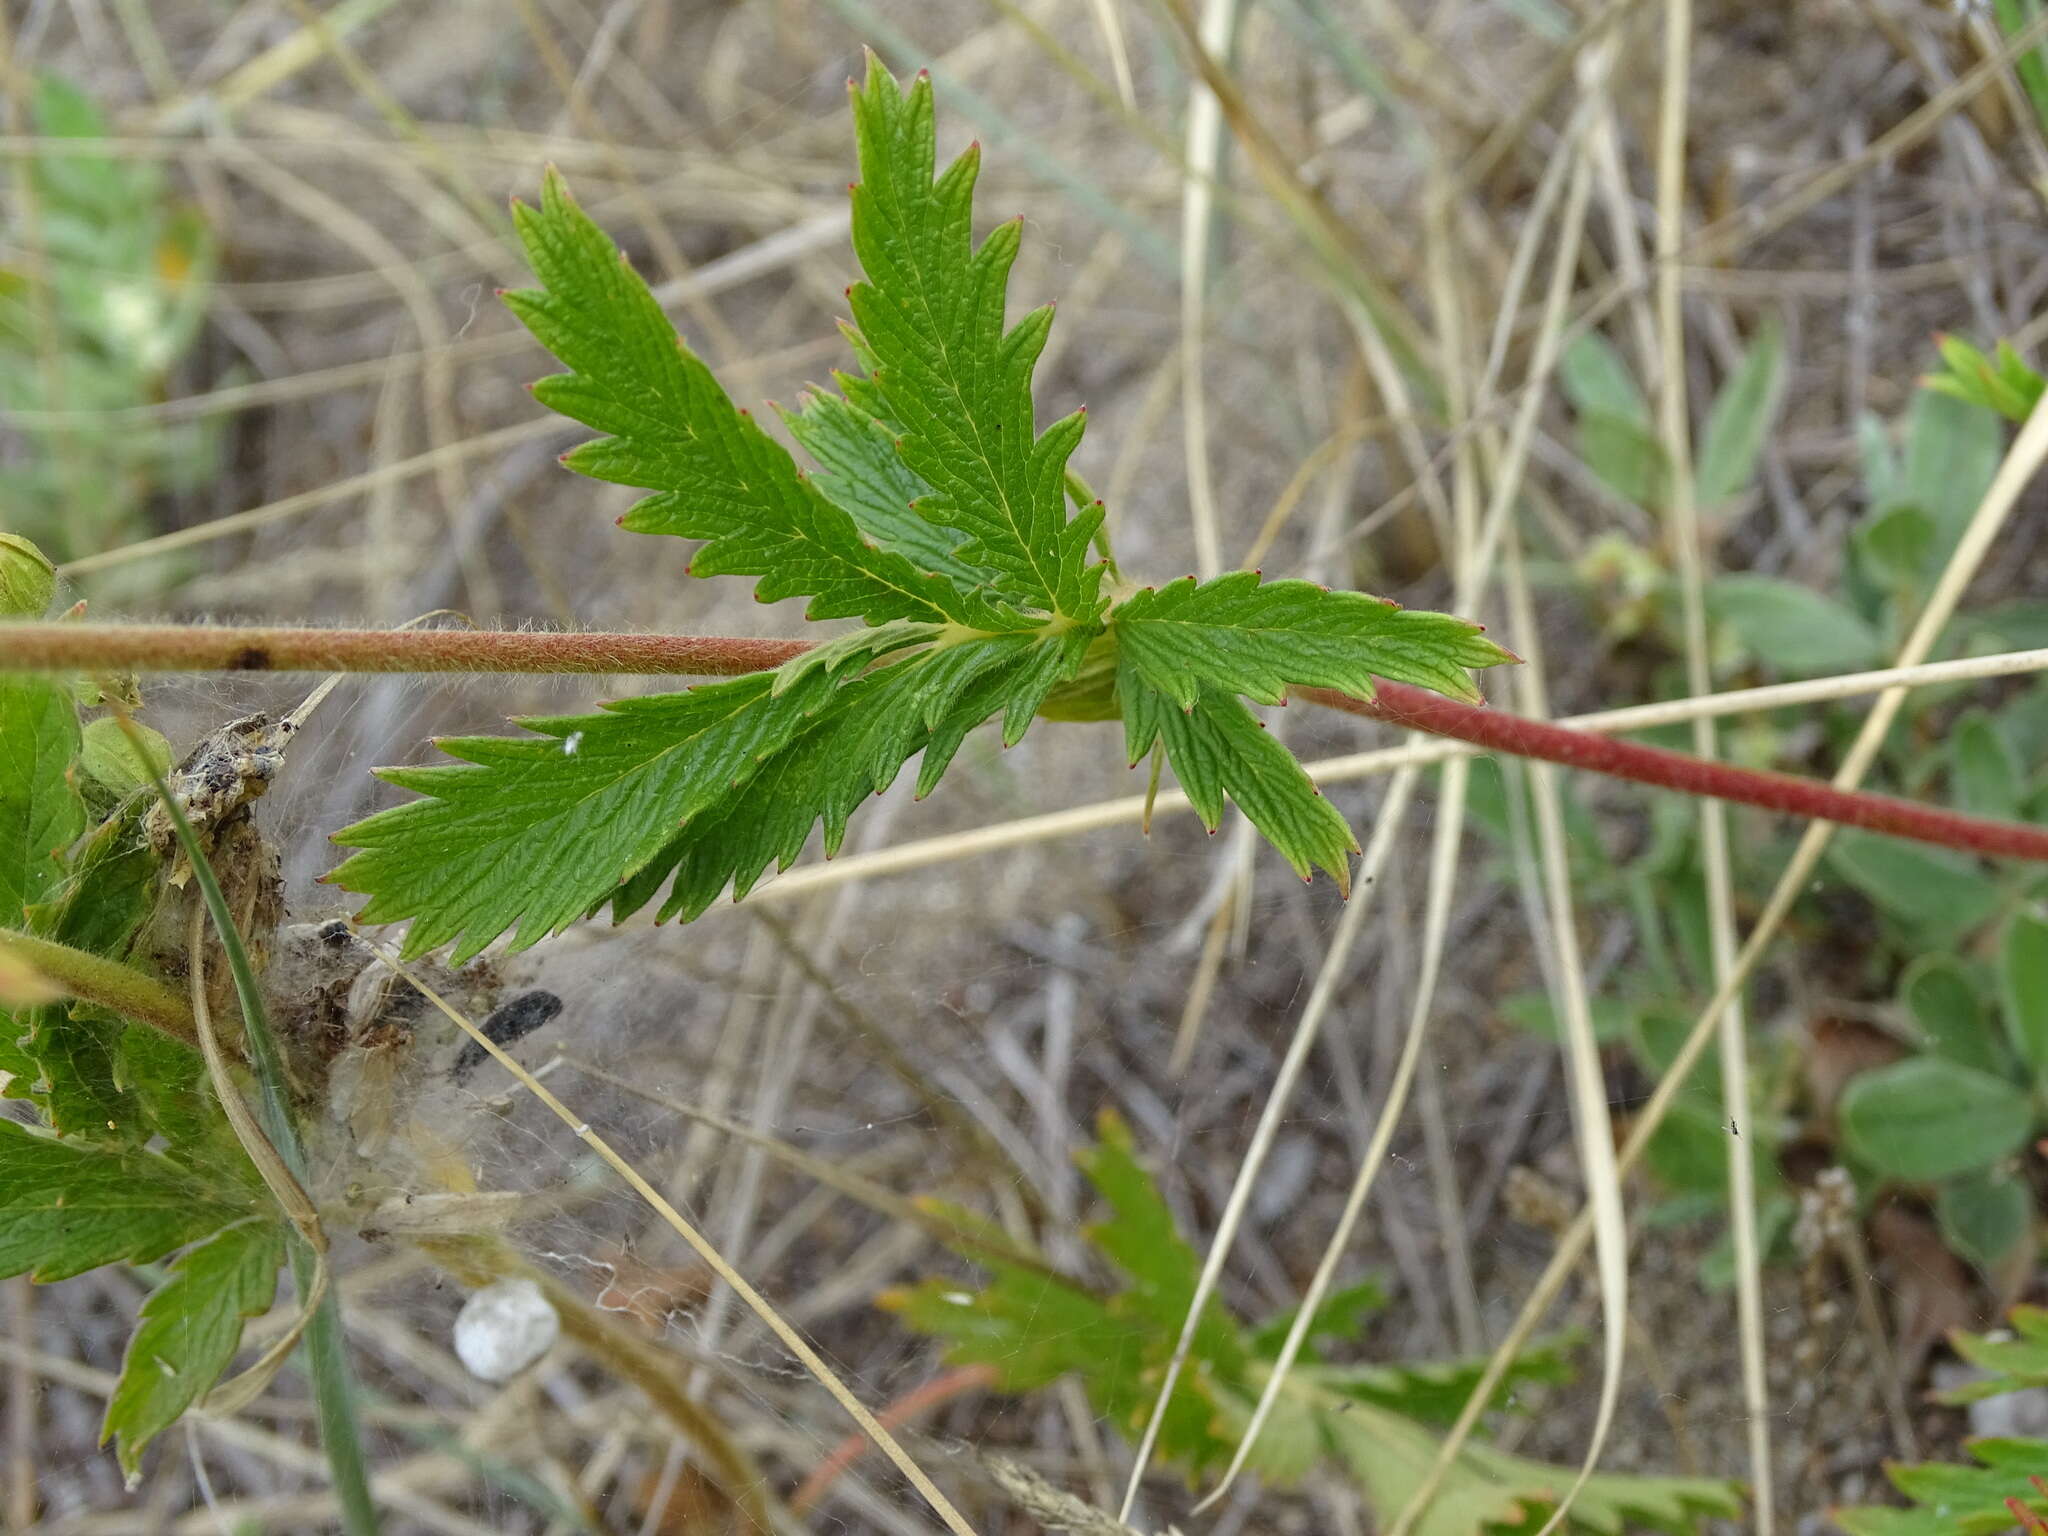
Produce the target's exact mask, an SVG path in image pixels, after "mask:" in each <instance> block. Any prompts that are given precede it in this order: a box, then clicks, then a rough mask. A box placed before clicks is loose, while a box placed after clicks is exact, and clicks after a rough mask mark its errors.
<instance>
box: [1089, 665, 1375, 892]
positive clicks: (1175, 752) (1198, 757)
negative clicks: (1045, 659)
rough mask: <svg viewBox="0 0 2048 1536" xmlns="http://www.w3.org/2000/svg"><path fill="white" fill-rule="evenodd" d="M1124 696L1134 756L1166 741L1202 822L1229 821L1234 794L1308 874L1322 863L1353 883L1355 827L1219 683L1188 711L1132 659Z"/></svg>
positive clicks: (1344, 883) (1343, 882)
mask: <svg viewBox="0 0 2048 1536" xmlns="http://www.w3.org/2000/svg"><path fill="white" fill-rule="evenodd" d="M1117 694H1118V697H1119V698H1120V699H1121V701H1122V703H1123V711H1124V745H1125V749H1126V751H1127V752H1128V754H1129V757H1130V761H1131V762H1132V763H1133V764H1136V763H1138V762H1139V761H1141V760H1142V759H1143V758H1144V756H1145V754H1146V753H1148V752H1150V751H1151V750H1152V748H1153V745H1154V744H1155V743H1158V742H1164V744H1165V747H1166V760H1167V761H1168V762H1169V763H1171V764H1172V765H1173V773H1174V777H1175V778H1177V779H1179V780H1180V787H1181V788H1182V789H1184V790H1185V791H1187V796H1188V801H1189V803H1190V804H1192V805H1193V806H1194V808H1195V814H1196V815H1197V816H1199V817H1201V819H1202V825H1203V826H1205V827H1207V828H1208V829H1209V830H1210V831H1211V832H1214V831H1215V830H1216V829H1217V827H1218V826H1220V825H1221V824H1222V821H1223V797H1224V796H1225V795H1228V796H1229V797H1230V798H1231V799H1232V800H1234V801H1236V802H1237V808H1238V809H1239V810H1241V811H1243V812H1244V814H1245V817H1246V819H1248V820H1249V821H1250V822H1251V824H1252V825H1253V826H1255V827H1257V828H1258V829H1259V832H1260V833H1261V835H1263V836H1264V837H1265V839H1266V841H1267V842H1269V843H1271V844H1272V845H1273V846H1274V847H1275V848H1277V849H1278V850H1279V851H1280V854H1281V856H1282V857H1283V858H1285V859H1286V860H1287V862H1288V863H1289V864H1291V865H1293V866H1294V871H1295V873H1296V874H1298V875H1300V876H1301V877H1302V879H1304V880H1306V879H1309V878H1311V875H1312V873H1313V871H1314V870H1315V869H1317V868H1318V867H1320V868H1322V869H1326V870H1328V871H1329V872H1330V873H1331V874H1332V875H1333V876H1335V877H1336V880H1337V884H1338V886H1339V888H1340V889H1349V887H1350V883H1351V868H1350V855H1352V854H1354V853H1356V852H1357V851H1358V842H1357V840H1356V839H1355V838H1353V837H1352V835H1351V828H1350V827H1348V826H1346V825H1345V822H1344V818H1343V817H1342V816H1340V815H1338V814H1337V811H1336V808H1335V807H1334V806H1332V805H1331V804H1330V802H1329V801H1327V800H1325V799H1324V798H1323V794H1322V791H1321V790H1319V789H1317V788H1316V786H1315V783H1314V781H1313V780H1311V779H1310V778H1309V776H1308V774H1307V773H1306V772H1305V771H1304V770H1303V768H1302V766H1301V764H1300V763H1298V762H1296V761H1295V760H1294V755H1293V754H1292V753H1290V752H1289V751H1288V750H1287V749H1286V748H1285V747H1283V746H1281V745H1280V743H1279V742H1277V741H1275V740H1274V739H1273V736H1272V733H1271V732H1269V731H1268V730H1267V729H1266V728H1265V726H1264V725H1262V724H1261V723H1260V722H1259V721H1258V720H1256V719H1254V718H1253V717H1252V713H1251V711H1250V710H1248V709H1246V708H1245V707H1244V705H1242V704H1240V703H1239V702H1238V701H1237V700H1236V699H1234V698H1232V697H1231V696H1230V695H1229V694H1227V693H1223V692H1221V691H1218V690H1214V689H1211V690H1209V691H1207V692H1205V693H1204V694H1203V695H1202V697H1201V699H1200V701H1199V702H1198V703H1196V705H1195V706H1194V708H1192V709H1186V710H1184V709H1182V708H1181V707H1180V706H1179V705H1177V704H1175V703H1174V702H1173V700H1172V699H1170V698H1168V697H1167V696H1166V695H1165V694H1163V693H1160V692H1158V691H1157V690H1155V689H1154V688H1152V687H1151V685H1150V684H1148V683H1147V682H1146V681H1145V680H1144V678H1143V677H1142V676H1140V675H1139V674H1138V673H1137V672H1136V670H1135V669H1134V668H1133V667H1132V666H1131V664H1130V662H1129V661H1128V659H1126V660H1125V662H1124V663H1123V665H1122V667H1121V668H1120V670H1119V672H1118V680H1117Z"/></svg>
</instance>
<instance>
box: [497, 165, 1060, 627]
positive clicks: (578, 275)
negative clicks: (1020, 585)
mask: <svg viewBox="0 0 2048 1536" xmlns="http://www.w3.org/2000/svg"><path fill="white" fill-rule="evenodd" d="M514 219H515V222H516V223H517V225H518V228H519V236H520V239H521V240H522V241H523V242H524V244H525V247H526V253H527V257H528V259H529V260H530V261H531V262H532V263H533V268H534V271H535V272H536V274H538V276H539V277H540V280H541V282H542V284H543V285H544V286H543V287H541V288H538V289H527V290H522V291H519V292H515V293H508V294H507V295H505V302H506V304H507V305H508V306H509V307H510V308H511V310H512V312H513V313H514V314H516V315H517V316H518V317H519V319H520V320H521V321H522V322H523V323H524V324H525V326H526V328H527V329H528V330H530V331H532V332H533V334H534V337H535V338H536V339H537V340H538V341H539V342H540V343H541V344H542V345H543V346H545V347H546V348H547V349H548V350H549V351H550V352H552V353H554V355H555V356H556V357H557V358H559V359H560V360H561V361H562V362H563V363H564V364H566V365H567V366H568V368H569V369H570V371H569V372H568V373H565V374H558V375H556V376H554V377H553V378H548V379H543V380H541V382H540V383H539V384H537V385H535V386H534V397H535V398H536V399H538V400H539V401H540V402H541V403H542V404H543V405H546V406H548V407H549V408H551V409H553V410H556V411H559V412H561V414H563V415H564V416H568V417H571V418H572V419H574V420H576V421H580V422H582V423H583V424H584V425H585V426H589V427H594V428H596V429H597V430H598V431H600V432H604V433H608V434H610V435H609V436H606V437H600V438H596V439H593V440H592V441H590V442H587V443H585V444H584V445H583V446H582V447H580V448H578V449H576V450H575V452H573V453H571V454H570V455H569V456H568V458H567V459H566V461H565V462H566V463H567V464H568V465H569V467H570V468H571V469H574V470H575V471H577V472H578V473H579V474H585V475H589V476H591V477H592V478H593V479H598V480H609V481H613V482H615V483H617V484H621V485H632V486H639V487H642V488H644V489H647V490H651V491H653V492H655V493H656V494H655V495H653V496H650V497H648V498H647V499H646V500H644V501H642V502H641V503H640V504H639V505H638V506H636V507H635V508H634V509H633V510H632V511H631V512H630V513H628V514H627V516H626V517H625V519H624V525H625V526H626V527H627V528H629V529H631V530H633V531H634V532H636V533H664V534H672V535H675V536H677V537H679V538H686V539H702V540H705V541H706V542H705V544H704V546H703V548H701V549H700V550H698V551H697V554H696V557H695V559H694V560H693V561H692V562H691V565H690V569H691V571H692V572H693V573H694V574H696V575H700V576H719V575H734V576H757V577H759V578H761V580H760V585H759V586H758V588H757V589H756V595H757V596H758V597H759V598H760V599H761V600H762V601H763V602H774V601H776V600H778V599H780V598H785V597H795V596H809V597H810V598H811V599H812V601H811V604H810V607H809V608H808V609H807V610H806V612H807V613H808V614H809V616H810V617H811V618H814V619H825V618H843V617H848V616H855V615H857V616H859V617H862V618H866V619H868V620H870V621H873V622H876V623H879V622H881V621H883V620H885V619H925V620H936V621H944V620H948V619H950V620H953V621H955V622H958V623H963V624H969V625H972V626H974V627H977V628H988V629H995V628H1004V627H1025V626H1026V624H1027V621H1025V620H1023V619H1020V618H1018V617H1016V616H1015V615H1010V616H1009V617H1007V618H1005V617H1004V616H1003V615H1002V614H1000V613H998V612H997V611H996V610H995V609H993V608H992V607H991V606H990V605H989V604H988V603H987V602H985V601H983V600H982V599H980V598H977V597H973V596H971V595H970V594H968V593H966V592H963V591H962V590H961V589H960V588H958V587H956V586H955V585H954V584H953V583H952V582H951V581H948V580H947V579H946V578H945V577H944V576H942V575H939V574H937V573H935V572H930V571H923V570H920V569H918V567H917V566H916V565H914V564H912V563H911V562H910V561H909V560H908V559H906V558H905V557H904V556H903V555H901V554H898V553H896V552H894V551H893V550H888V549H882V548H878V547H876V546H874V545H872V544H870V543H869V542H868V541H867V540H866V539H864V538H863V537H862V535H861V531H860V529H859V528H858V527H857V526H856V525H855V523H854V520H853V519H852V518H851V517H849V516H847V514H846V513H845V512H844V511H842V510H841V509H840V508H838V507H837V506H835V505H833V504H832V503H831V502H830V501H828V500H827V499H826V498H825V496H824V495H823V494H822V493H821V492H820V491H819V490H818V488H817V487H816V486H814V485H812V484H811V483H810V481H809V480H807V479H806V478H805V477H804V476H803V475H802V474H801V473H799V471H798V470H797V467H796V464H795V462H794V461H793V460H792V459H791V458H790V456H789V453H788V450H786V449H785V448H783V447H782V445H781V444H779V443H777V442H776V441H775V440H774V439H773V438H771V437H769V436H768V434H767V433H765V432H764V431H762V430H761V427H760V425H759V424H758V423H757V422H755V421H754V419H753V417H752V416H751V415H749V414H748V413H747V412H745V411H742V410H739V409H737V408H736V407H735V406H734V405H733V403H732V401H731V400H730V399H729V398H728V397H727V396H726V393H725V391H724V390H723V389H722V388H720V387H719V384H718V381H717V380H716V379H714V378H713V377H712V376H711V370H710V369H709V368H707V367H705V366H704V363H703V361H702V360H701V359H699V358H698V357H697V355H696V354H695V353H693V352H691V351H690V349H689V348H688V347H686V346H684V345H683V343H682V340H681V338H680V337H678V336H677V335H676V333H675V328H674V327H673V326H671V325H670V324H669V321H668V317H667V316H666V315H665V314H663V313H662V309H661V306H660V305H659V304H658V303H656V302H655V299H654V295H653V294H651V293H650V292H649V291H648V289H647V285H646V283H645V282H643V281H642V280H641V279H640V277H639V276H638V275H637V274H636V273H635V272H634V271H633V269H632V268H631V267H630V266H628V265H627V264H626V262H625V259H624V257H623V256H622V255H621V254H620V252H619V249H618V247H617V246H615V245H614V244H613V243H612V242H611V239H610V238H609V237H608V236H607V235H606V234H605V233H604V231H602V230H601V229H599V228H598V227H597V226H596V225H595V224H594V223H592V222H591V220H590V218H589V217H588V216H587V215H586V214H585V213H584V212H583V211H582V210H581V209H580V208H578V207H577V206H576V204H575V203H574V201H572V200H571V198H570V196H569V192H568V189H567V187H566V186H564V185H563V182H562V180H561V178H560V177H559V176H557V175H555V174H553V173H552V172H551V173H550V174H549V176H548V179H547V182H546V184H545V186H544V187H543V188H542V192H541V205H540V207H539V208H538V209H535V208H529V207H526V206H524V205H521V206H519V207H518V208H516V209H515V210H514Z"/></svg>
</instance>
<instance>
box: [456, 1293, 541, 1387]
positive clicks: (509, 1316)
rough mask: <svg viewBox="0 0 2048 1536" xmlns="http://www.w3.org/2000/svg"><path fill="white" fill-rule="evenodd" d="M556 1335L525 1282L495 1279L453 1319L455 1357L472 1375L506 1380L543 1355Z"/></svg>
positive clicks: (466, 1302) (538, 1294) (536, 1298)
mask: <svg viewBox="0 0 2048 1536" xmlns="http://www.w3.org/2000/svg"><path fill="white" fill-rule="evenodd" d="M561 1331H562V1321H561V1319H560V1318H558V1317H556V1316H555V1309H554V1308H553V1307H552V1306H551V1305H549V1303H548V1299H547V1297H546V1296H544V1295H542V1294H541V1289H540V1287H539V1286H538V1285H535V1284H534V1283H533V1282H532V1281H531V1280H500V1281H498V1282H497V1283H496V1284H495V1285H487V1286H485V1287H484V1288H483V1289H482V1290H480V1291H477V1292H474V1293H473V1294H472V1295H471V1296H470V1298H469V1300H468V1301H465V1302H464V1303H463V1304H462V1311H461V1312H460V1313H459V1314H457V1316H456V1318H455V1353H456V1356H457V1357H458V1358H459V1359H460V1360H461V1361H462V1363H463V1364H464V1365H465V1366H467V1367H468V1368H469V1373H470V1375H472V1376H477V1377H481V1378H482V1379H483V1380H485V1381H510V1380H511V1379H512V1378H513V1377H514V1376H517V1375H518V1374H519V1373H520V1372H521V1371H523V1370H525V1369H526V1368H527V1367H528V1366H529V1365H532V1364H533V1362H534V1361H536V1360H538V1359H539V1358H540V1357H541V1356H542V1355H544V1354H546V1353H547V1352H548V1350H549V1349H550V1348H551V1347H552V1346H553V1344H554V1342H555V1339H556V1337H557V1336H558V1335H559V1334H560V1333H561Z"/></svg>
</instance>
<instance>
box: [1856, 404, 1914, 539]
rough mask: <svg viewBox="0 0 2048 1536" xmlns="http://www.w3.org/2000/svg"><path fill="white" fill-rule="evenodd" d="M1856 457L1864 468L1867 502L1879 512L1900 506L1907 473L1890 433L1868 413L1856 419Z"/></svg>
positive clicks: (1864, 488)
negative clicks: (1902, 466)
mask: <svg viewBox="0 0 2048 1536" xmlns="http://www.w3.org/2000/svg"><path fill="white" fill-rule="evenodd" d="M1856 453H1857V457H1858V458H1859V459H1860V460H1861V461H1862V465H1863V495H1864V499H1865V500H1866V501H1868V502H1869V503H1870V505H1871V506H1873V507H1875V508H1877V509H1878V510H1879V511H1884V510H1887V509H1889V508H1891V507H1895V506H1897V505H1898V504H1899V503H1900V501H1901V499H1902V498H1903V497H1904V494H1905V470H1904V469H1903V468H1901V467H1900V464H1899V456H1898V453H1897V451H1896V450H1894V449H1893V447H1892V439H1891V433H1890V432H1889V431H1887V430H1886V428H1885V424H1884V423H1883V422H1882V421H1881V420H1879V419H1878V417H1877V416H1875V415H1874V414H1872V413H1871V412H1869V411H1865V412H1863V414H1862V415H1860V416H1858V417H1857V418H1856ZM1925 515H1926V514H1924V513H1923V514H1922V516H1925Z"/></svg>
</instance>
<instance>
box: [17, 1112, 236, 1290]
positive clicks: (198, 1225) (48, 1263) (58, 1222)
mask: <svg viewBox="0 0 2048 1536" xmlns="http://www.w3.org/2000/svg"><path fill="white" fill-rule="evenodd" d="M248 1214H249V1210H248V1207H247V1206H245V1205H238V1204H236V1203H235V1202H234V1201H233V1200H232V1199H231V1198H229V1197H227V1196H225V1195H223V1194H222V1193H221V1192H220V1191H218V1190H215V1189H212V1188H210V1187H208V1186H206V1185H204V1184H201V1183H199V1182H198V1181H197V1180H195V1179H193V1178H192V1177H191V1176H190V1175H188V1174H186V1173H185V1172H183V1171H182V1170H181V1169H179V1168H177V1167H175V1166H174V1165H172V1164H171V1163H168V1162H166V1161H165V1160H164V1159H162V1158H160V1157H157V1156H156V1155H154V1154H153V1153H148V1152H113V1151H107V1150H104V1149H100V1148H94V1147H82V1146H79V1145H77V1144H76V1143H73V1142H69V1141H57V1140H54V1139H52V1138H51V1137H48V1136H42V1135H38V1134H37V1133H36V1132H34V1131H31V1130H29V1129H27V1128H26V1127H24V1126H21V1125H17V1124H15V1123H14V1122H13V1121H9V1120H0V1277H4V1276H8V1275H19V1274H28V1275H30V1276H31V1277H32V1278H34V1279H36V1280H45V1281H47V1280H68V1279H69V1278H71V1276H73V1275H78V1274H83V1273H84V1272H85V1271H86V1270H88V1269H97V1268H99V1267H100V1266H101V1265H102V1264H116V1263H121V1262H127V1263H135V1264H139V1263H145V1262H147V1261H148V1260H150V1259H159V1258H162V1257H163V1256H164V1255H165V1254H167V1253H169V1252H170V1251H171V1250H172V1249H173V1248H179V1247H182V1246H184V1245H185V1244H186V1243H190V1242H194V1241H196V1240H198V1239H199V1238H202V1237H205V1236H206V1235H207V1234H208V1233H211V1232H217V1231H219V1230H220V1229H221V1228H222V1227H225V1226H227V1225H229V1224H230V1223H232V1222H235V1221H237V1220H240V1219H241V1218H242V1217H244V1216H247V1215H248Z"/></svg>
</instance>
